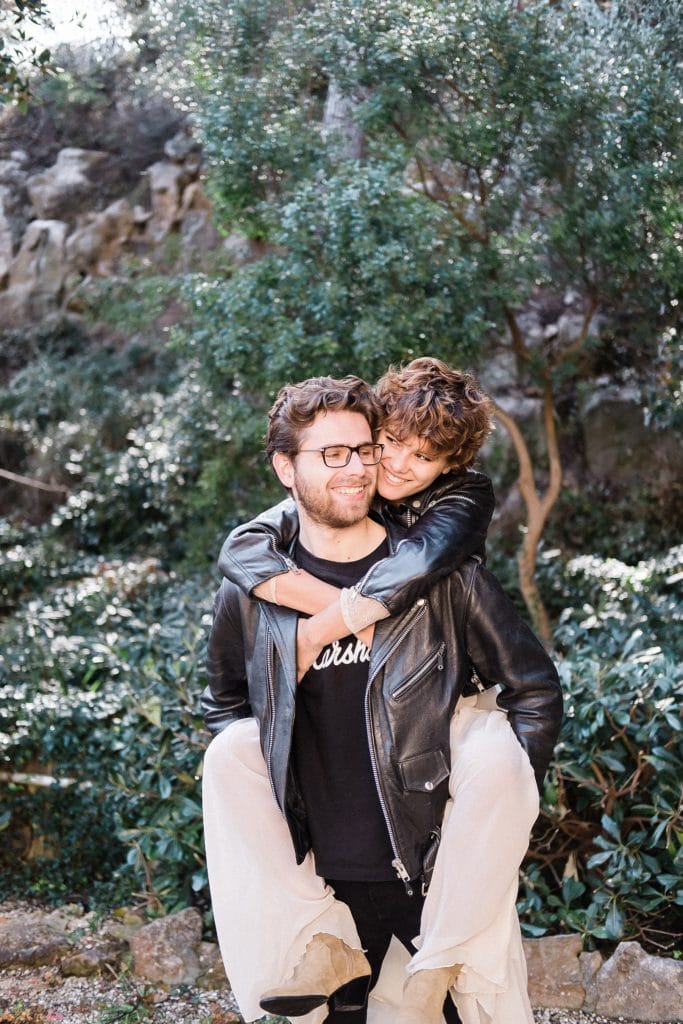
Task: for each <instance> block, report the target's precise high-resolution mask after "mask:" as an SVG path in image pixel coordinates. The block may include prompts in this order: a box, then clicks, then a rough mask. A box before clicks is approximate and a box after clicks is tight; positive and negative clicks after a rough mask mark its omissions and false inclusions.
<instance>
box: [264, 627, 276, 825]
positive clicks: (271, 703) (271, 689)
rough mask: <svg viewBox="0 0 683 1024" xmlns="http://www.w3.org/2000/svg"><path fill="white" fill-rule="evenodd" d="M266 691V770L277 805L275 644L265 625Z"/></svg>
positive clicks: (268, 628)
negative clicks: (274, 778)
mask: <svg viewBox="0 0 683 1024" xmlns="http://www.w3.org/2000/svg"><path fill="white" fill-rule="evenodd" d="M265 633H266V645H267V646H266V651H267V655H266V691H267V694H268V714H269V719H270V721H269V723H268V743H267V747H266V768H267V770H268V778H269V779H270V788H271V790H272V791H273V796H274V797H275V803H276V804H278V806H279V803H278V799H277V793H276V792H275V783H274V781H273V745H274V743H275V682H274V679H273V676H274V666H273V652H274V650H275V643H274V640H273V634H272V632H271V630H270V626H269V625H268V623H266V629H265Z"/></svg>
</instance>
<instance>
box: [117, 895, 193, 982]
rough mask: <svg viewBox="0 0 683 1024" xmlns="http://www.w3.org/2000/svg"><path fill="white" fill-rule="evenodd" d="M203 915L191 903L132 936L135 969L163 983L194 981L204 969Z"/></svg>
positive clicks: (136, 972)
mask: <svg viewBox="0 0 683 1024" xmlns="http://www.w3.org/2000/svg"><path fill="white" fill-rule="evenodd" d="M201 937H202V919H201V916H200V914H199V912H198V911H196V910H193V909H192V908H191V907H188V908H187V909H185V910H181V911H180V912H179V913H177V914H169V916H168V917H162V918H159V920H158V921H152V923H151V924H148V925H145V927H144V928H141V929H140V930H139V931H138V932H136V933H135V935H133V936H132V938H131V942H130V947H131V951H132V953H133V971H134V973H135V975H136V976H137V977H138V978H145V979H146V980H147V981H154V982H157V983H161V984H162V985H168V986H169V987H173V986H175V985H192V984H193V983H194V982H195V981H196V979H197V978H198V977H199V975H200V974H201V973H202V966H201V964H200V960H199V944H200V942H201Z"/></svg>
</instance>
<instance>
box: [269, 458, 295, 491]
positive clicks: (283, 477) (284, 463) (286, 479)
mask: <svg viewBox="0 0 683 1024" xmlns="http://www.w3.org/2000/svg"><path fill="white" fill-rule="evenodd" d="M273 469H274V470H275V472H276V473H277V476H278V480H279V481H280V483H281V484H282V486H283V487H286V488H287V490H291V487H292V484H293V483H294V463H293V462H292V460H291V458H290V457H289V455H285V453H284V452H275V454H274V455H273Z"/></svg>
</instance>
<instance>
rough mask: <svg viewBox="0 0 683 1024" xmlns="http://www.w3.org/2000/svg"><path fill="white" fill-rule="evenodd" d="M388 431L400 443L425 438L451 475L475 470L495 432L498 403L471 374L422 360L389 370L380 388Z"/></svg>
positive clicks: (430, 357) (377, 390)
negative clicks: (459, 470)
mask: <svg viewBox="0 0 683 1024" xmlns="http://www.w3.org/2000/svg"><path fill="white" fill-rule="evenodd" d="M375 394H376V396H377V398H378V399H379V402H380V404H381V406H382V408H383V411H384V420H383V426H384V428H385V429H386V430H388V431H389V433H391V434H393V436H394V437H396V439H397V440H399V441H402V440H404V439H405V438H406V437H409V436H411V435H416V436H418V437H420V438H424V439H425V440H426V441H427V442H428V444H429V446H430V449H431V450H432V453H433V454H434V455H437V456H445V457H446V458H447V459H448V461H449V464H450V467H451V469H465V468H466V467H467V466H471V465H472V463H473V462H474V460H475V459H476V457H477V454H478V452H479V449H480V448H481V446H482V445H483V443H484V441H485V440H486V438H487V437H488V436H489V434H490V433H491V431H492V430H493V429H494V427H493V411H494V405H493V401H492V400H491V399H490V398H489V396H488V395H487V394H485V392H484V391H482V389H481V387H480V386H479V383H478V381H477V380H476V378H475V377H473V376H472V374H471V373H465V372H463V371H462V370H452V369H451V368H450V367H449V366H447V365H446V363H444V362H442V361H441V360H440V359H434V358H433V357H432V356H423V357H421V358H419V359H413V361H412V362H410V363H408V365H407V366H404V367H403V368H402V369H398V368H396V367H393V366H392V367H389V369H388V370H387V372H386V373H385V374H383V375H382V377H380V379H379V380H378V382H377V384H376V385H375Z"/></svg>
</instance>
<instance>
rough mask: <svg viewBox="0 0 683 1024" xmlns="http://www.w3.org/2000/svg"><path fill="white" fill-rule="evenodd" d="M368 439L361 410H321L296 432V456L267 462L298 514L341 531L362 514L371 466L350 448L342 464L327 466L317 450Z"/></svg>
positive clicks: (373, 480)
mask: <svg viewBox="0 0 683 1024" xmlns="http://www.w3.org/2000/svg"><path fill="white" fill-rule="evenodd" d="M372 443H373V437H372V431H371V430H370V425H369V424H368V421H367V420H366V419H365V417H364V416H363V415H362V414H361V413H358V412H350V411H349V410H346V409H345V410H339V411H332V412H321V413H318V415H317V416H316V418H315V420H314V421H313V423H312V424H311V425H310V426H309V427H306V429H305V430H303V431H302V433H301V436H300V439H299V450H298V452H297V454H296V455H294V456H291V457H290V456H286V455H279V456H276V459H275V460H274V463H273V464H274V466H275V468H276V470H277V473H278V476H279V477H280V480H281V481H282V483H283V484H284V485H285V487H289V488H290V489H291V491H292V495H293V497H294V499H295V501H296V503H297V505H298V507H299V512H300V513H303V514H304V515H306V516H308V518H309V519H310V520H311V521H312V522H314V523H317V524H318V525H320V526H326V527H331V528H333V529H343V528H344V527H347V526H352V525H354V524H355V523H358V522H360V521H361V520H363V519H365V517H366V516H367V514H368V510H369V508H370V503H371V501H372V498H373V495H374V493H375V487H376V484H377V466H365V465H363V463H362V462H361V460H360V458H359V455H358V452H354V453H353V454H352V455H351V459H350V461H349V463H348V465H346V466H342V467H340V468H338V469H330V468H329V467H328V466H326V465H325V463H324V461H323V457H322V454H321V453H320V451H318V449H320V448H325V447H327V446H331V445H349V446H350V447H351V448H355V447H357V446H358V445H371V444H372ZM303 449H306V450H305V451H304V450H303ZM308 449H314V450H313V451H309V450H308Z"/></svg>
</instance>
